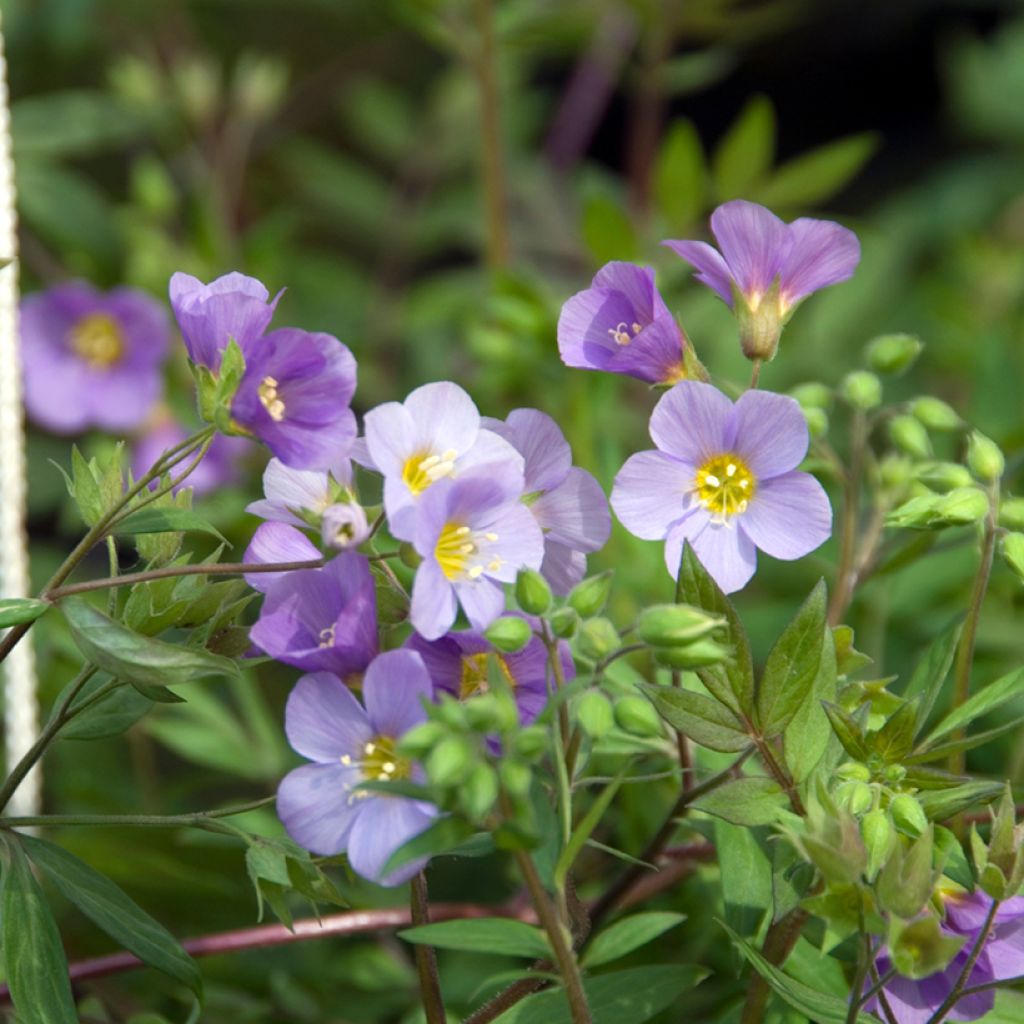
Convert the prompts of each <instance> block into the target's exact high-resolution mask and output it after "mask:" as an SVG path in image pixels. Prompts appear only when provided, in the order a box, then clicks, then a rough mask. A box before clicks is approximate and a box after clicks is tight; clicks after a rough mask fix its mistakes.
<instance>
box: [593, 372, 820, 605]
mask: <svg viewBox="0 0 1024 1024" xmlns="http://www.w3.org/2000/svg"><path fill="white" fill-rule="evenodd" d="M650 431H651V438H652V439H653V441H654V443H655V444H656V445H657V446H658V450H657V451H646V452H640V453H639V454H637V455H633V456H632V457H631V458H629V459H628V460H627V461H626V464H625V465H624V466H623V467H622V469H621V470H620V471H619V474H618V476H617V477H616V478H615V487H614V490H613V491H612V508H613V509H614V510H615V514H616V515H617V516H618V517H619V519H620V520H621V521H622V524H623V525H624V526H625V527H626V529H628V530H629V531H630V532H631V533H633V534H635V535H636V536H637V537H642V538H644V539H645V540H664V541H665V562H666V564H667V565H668V569H669V572H670V573H672V575H673V576H675V575H676V573H677V571H678V569H679V561H680V557H681V554H682V548H683V542H684V541H689V543H690V546H691V547H692V548H693V550H694V553H695V554H696V555H697V557H698V558H699V559H700V560H701V562H702V563H703V565H704V567H705V568H706V569H707V570H708V572H709V573H710V574H711V575H712V576H713V577H714V579H715V580H716V582H717V583H718V585H719V586H720V587H721V588H722V590H724V591H725V592H726V593H729V592H731V591H734V590H739V589H740V588H741V587H743V586H744V585H745V584H746V583H747V581H748V580H749V579H750V577H751V576H752V575H753V574H754V569H755V568H756V566H757V548H760V549H761V550H762V551H764V552H766V553H767V554H769V555H772V556H773V557H775V558H782V559H786V560H790V559H795V558H800V557H802V556H803V555H806V554H807V553H808V552H810V551H813V550H814V549H815V548H816V547H818V546H819V545H820V544H822V543H824V542H825V541H826V540H827V539H828V537H829V534H830V533H831V532H832V509H831V506H830V505H829V501H828V496H827V495H826V494H825V491H824V489H823V488H822V486H821V484H820V483H818V481H817V480H815V478H814V477H813V476H811V475H810V474H809V473H801V472H797V471H796V467H797V466H798V465H799V464H800V462H801V460H802V459H803V457H804V455H805V454H806V453H807V444H808V436H807V422H806V420H805V419H804V416H803V413H802V412H801V411H800V406H799V405H797V403H796V402H795V401H794V400H793V399H792V398H787V397H785V396H783V395H775V394H771V393H770V392H766V391H747V392H746V393H745V394H743V395H742V396H740V398H739V399H738V401H737V402H736V403H735V405H734V404H733V403H732V402H731V401H730V400H729V399H728V398H727V397H726V396H725V395H723V394H722V392H721V391H719V390H718V389H717V388H714V387H712V386H711V385H710V384H702V383H700V382H698V381H683V382H681V383H679V384H677V385H676V386H675V387H674V388H672V390H671V391H668V392H667V393H666V394H665V395H664V396H662V398H661V400H660V401H659V402H658V404H657V405H656V406H655V408H654V412H653V413H652V415H651V423H650Z"/></svg>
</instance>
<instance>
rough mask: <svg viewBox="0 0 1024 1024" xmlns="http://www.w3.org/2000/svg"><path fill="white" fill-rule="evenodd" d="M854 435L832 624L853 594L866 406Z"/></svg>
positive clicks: (855, 416) (830, 612)
mask: <svg viewBox="0 0 1024 1024" xmlns="http://www.w3.org/2000/svg"><path fill="white" fill-rule="evenodd" d="M852 435H853V436H852V439H851V447H850V471H849V472H848V473H847V474H846V486H845V487H844V489H843V525H842V534H841V535H840V541H839V567H838V568H837V569H836V584H835V587H834V588H833V590H832V600H831V601H830V602H829V606H828V621H829V625H831V626H835V625H838V624H839V621H840V620H841V619H842V617H843V615H845V614H846V609H847V607H848V605H849V603H850V600H851V599H852V597H853V586H854V579H853V573H854V563H855V560H856V557H857V532H858V531H857V525H858V521H859V518H860V517H859V514H858V513H859V510H860V484H861V474H862V472H863V468H864V449H865V447H866V445H867V440H868V428H867V419H866V418H865V416H864V411H863V410H862V409H855V410H854V413H853V427H852Z"/></svg>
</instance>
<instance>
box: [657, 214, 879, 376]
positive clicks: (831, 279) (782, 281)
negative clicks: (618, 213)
mask: <svg viewBox="0 0 1024 1024" xmlns="http://www.w3.org/2000/svg"><path fill="white" fill-rule="evenodd" d="M711 231H712V232H713V234H714V236H715V240H716V241H717V242H718V246H719V249H720V250H721V252H719V251H718V249H714V248H713V247H712V246H710V245H708V243H707V242H690V241H680V242H677V241H667V242H665V243H664V244H665V245H667V246H668V247H669V248H670V249H672V251H673V252H675V253H676V254H677V255H679V256H681V257H682V258H683V259H684V260H686V261H687V263H691V264H693V266H694V267H696V268H697V280H698V281H700V282H702V283H703V284H706V285H707V286H708V287H709V288H710V289H711V290H712V291H714V292H716V293H717V294H718V295H719V296H720V297H721V298H722V300H723V301H724V302H725V303H726V304H727V305H729V306H730V307H731V308H732V309H733V311H734V312H735V313H736V317H737V320H738V321H739V325H740V340H741V342H742V344H743V351H744V353H745V354H746V355H747V357H748V358H749V359H771V358H772V356H774V355H775V350H776V348H777V347H778V343H779V334H780V333H781V331H782V328H783V326H785V324H786V321H787V320H788V319H789V318H790V317H791V316H792V315H793V311H794V309H795V308H796V306H797V305H798V304H799V303H800V302H802V301H803V300H804V299H805V298H807V296H808V295H810V294H811V293H812V292H816V291H818V290H819V289H821V288H826V287H828V286H829V285H833V284H838V283H839V282H840V281H845V280H846V279H847V278H849V277H851V276H852V275H853V272H854V270H856V268H857V264H858V263H859V262H860V243H859V242H858V241H857V236H856V235H855V234H854V233H853V232H852V231H850V230H849V229H848V228H844V227H842V226H841V225H839V224H836V223H834V222H833V221H830V220H814V219H812V218H810V217H801V218H800V219H799V220H795V221H793V222H792V223H791V224H787V223H785V221H782V220H780V219H779V218H778V217H776V216H775V214H774V213H772V212H771V210H768V209H766V208H765V207H763V206H759V205H758V204H757V203H749V202H747V201H746V200H743V199H735V200H733V201H732V202H728V203H723V204H722V205H721V206H719V207H718V209H717V210H715V212H714V213H713V214H712V215H711Z"/></svg>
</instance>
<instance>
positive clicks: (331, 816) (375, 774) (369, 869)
mask: <svg viewBox="0 0 1024 1024" xmlns="http://www.w3.org/2000/svg"><path fill="white" fill-rule="evenodd" d="M432 696H433V687H432V686H431V683H430V677H429V676H428V675H427V670H426V668H424V666H423V661H422V660H421V659H420V657H419V655H418V654H416V653H414V652H413V651H407V650H402V651H389V652H388V653H386V654H381V655H379V656H378V657H377V658H375V659H374V661H373V662H372V663H371V664H370V666H369V668H367V670H366V676H365V677H364V679H363V701H364V703H365V707H364V706H363V705H361V704H360V703H359V701H357V700H356V698H355V697H353V696H352V693H351V691H350V690H349V689H348V687H347V686H345V684H344V683H343V682H342V681H341V680H340V679H338V678H337V677H336V676H333V675H331V674H330V673H328V672H316V673H313V674H312V675H307V676H303V677H302V678H301V679H300V680H299V681H298V683H297V684H296V686H295V689H294V690H293V691H292V693H291V696H290V697H289V698H288V705H287V708H286V710H285V731H286V732H287V734H288V742H289V743H291V745H292V746H293V747H294V748H295V750H296V751H298V753H300V754H301V755H302V756H303V757H306V758H309V760H310V761H312V762H313V763H312V764H307V765H303V766H302V767H301V768H296V769H295V770H294V771H291V772H289V774H288V775H286V776H285V778H284V779H283V780H282V782H281V785H280V787H279V788H278V791H277V813H278V815H279V817H280V818H281V821H282V823H283V824H284V827H285V828H286V829H287V830H288V834H289V835H290V836H291V837H292V839H294V840H295V842H297V843H298V844H299V845H300V846H303V847H305V848H306V849H307V850H311V851H312V852H313V853H317V854H320V855H322V856H328V857H333V856H335V855H337V854H339V853H345V854H346V855H347V857H348V861H349V864H350V865H351V866H352V870H353V871H355V872H356V874H358V875H362V877H363V878H368V879H369V880H370V881H372V882H377V883H378V884H380V885H388V886H392V885H401V884H402V882H406V881H408V880H409V879H410V878H412V877H413V875H415V874H416V873H417V872H419V871H420V870H422V868H423V867H424V866H425V865H426V863H427V860H426V858H423V859H420V860H416V861H413V862H411V863H409V864H406V865H405V866H404V867H401V868H399V869H398V870H397V871H393V872H392V873H391V874H389V875H386V876H385V875H383V871H384V867H385V865H386V864H387V862H388V861H389V860H390V859H391V855H392V854H393V853H394V852H395V851H396V850H397V849H398V848H399V847H401V846H404V845H405V843H407V842H408V841H409V840H410V839H412V838H413V837H414V836H417V835H419V833H420V832H422V831H424V830H425V829H426V828H428V827H429V826H430V825H431V824H432V823H433V821H434V819H435V818H436V817H437V814H438V811H437V808H436V807H434V806H433V805H432V804H428V803H424V802H422V801H419V800H412V799H410V798H408V797H403V796H391V795H389V794H387V793H382V792H380V791H379V790H362V789H359V788H358V787H359V785H360V784H361V783H363V782H366V781H373V782H388V781H393V780H412V781H414V782H418V781H421V780H422V778H423V775H422V771H421V769H420V768H419V766H418V765H417V764H416V763H415V762H412V761H409V760H408V759H406V758H404V757H401V756H400V755H399V754H398V752H397V746H398V743H399V741H400V740H401V738H402V736H404V735H405V733H407V732H408V731H409V730H410V729H412V728H413V727H414V726H417V725H419V724H420V723H421V722H424V721H426V717H427V716H426V712H425V711H424V709H423V704H422V702H423V701H424V700H430V699H431V698H432Z"/></svg>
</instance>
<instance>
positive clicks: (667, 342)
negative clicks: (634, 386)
mask: <svg viewBox="0 0 1024 1024" xmlns="http://www.w3.org/2000/svg"><path fill="white" fill-rule="evenodd" d="M685 348H686V337H685V335H684V334H683V332H682V330H681V329H680V327H679V324H678V323H676V319H675V317H674V316H673V315H672V314H671V313H670V312H669V309H668V306H666V305H665V303H664V300H663V299H662V297H661V295H659V294H658V289H657V288H656V287H655V284H654V271H653V270H650V269H649V268H647V267H638V266H636V264H633V263H622V262H613V263H606V264H605V265H604V266H603V267H602V268H601V269H600V270H599V271H598V272H597V274H596V275H595V276H594V280H593V281H592V282H591V284H590V287H589V288H586V289H584V290H583V291H581V292H577V293H576V294H575V295H574V296H573V297H572V298H571V299H569V301H568V302H566V303H565V305H564V306H562V313H561V316H559V318H558V351H559V353H560V354H561V356H562V362H563V363H565V365H566V366H574V367H579V368H581V369H584V370H604V371H606V372H608V373H623V374H626V375H627V376H629V377H636V378H638V379H639V380H645V381H647V382H648V383H650V384H674V383H675V382H676V381H678V380H682V379H683V378H684V377H686V376H687V372H686V367H685V364H684V355H683V353H684V350H685Z"/></svg>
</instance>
